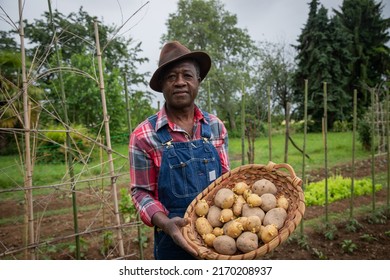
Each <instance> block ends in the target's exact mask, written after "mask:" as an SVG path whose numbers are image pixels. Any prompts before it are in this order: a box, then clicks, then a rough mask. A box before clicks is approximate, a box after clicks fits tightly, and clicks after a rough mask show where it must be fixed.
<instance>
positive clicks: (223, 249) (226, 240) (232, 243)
mask: <svg viewBox="0 0 390 280" xmlns="http://www.w3.org/2000/svg"><path fill="white" fill-rule="evenodd" d="M213 247H214V249H215V251H217V253H219V254H222V255H233V254H234V253H235V252H236V251H237V246H236V240H234V239H233V238H232V237H230V236H227V235H221V236H217V237H216V238H215V239H214V241H213Z"/></svg>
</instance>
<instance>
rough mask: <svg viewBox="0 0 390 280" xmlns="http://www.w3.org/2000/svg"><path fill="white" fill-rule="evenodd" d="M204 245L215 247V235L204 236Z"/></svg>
mask: <svg viewBox="0 0 390 280" xmlns="http://www.w3.org/2000/svg"><path fill="white" fill-rule="evenodd" d="M202 238H203V241H204V243H206V245H207V246H209V247H213V242H214V239H215V238H216V236H215V235H214V234H213V233H208V234H204V235H203V236H202Z"/></svg>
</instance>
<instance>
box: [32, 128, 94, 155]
mask: <svg viewBox="0 0 390 280" xmlns="http://www.w3.org/2000/svg"><path fill="white" fill-rule="evenodd" d="M73 129H74V131H77V133H76V132H71V133H69V135H70V138H71V149H70V151H71V153H72V156H73V158H74V159H75V160H76V161H79V162H84V163H86V162H89V161H90V160H91V159H92V157H93V156H92V155H94V153H92V152H93V150H92V151H91V149H92V148H93V145H92V143H91V142H90V141H89V140H88V139H87V138H86V137H85V136H87V137H90V138H93V136H92V135H91V134H90V133H89V132H88V129H87V128H86V127H84V126H82V125H74V126H73ZM43 135H44V138H43V139H44V140H41V141H40V142H39V146H38V149H37V162H41V163H42V162H45V163H63V162H65V161H66V154H65V153H66V149H65V147H66V132H65V131H64V127H63V126H61V125H54V126H50V127H48V128H47V131H46V132H44V133H43Z"/></svg>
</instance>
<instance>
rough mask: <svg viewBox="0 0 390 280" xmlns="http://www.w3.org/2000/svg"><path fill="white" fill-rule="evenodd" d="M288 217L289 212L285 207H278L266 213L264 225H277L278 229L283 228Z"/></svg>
mask: <svg viewBox="0 0 390 280" xmlns="http://www.w3.org/2000/svg"><path fill="white" fill-rule="evenodd" d="M286 218H287V212H286V210H284V208H281V207H277V208H273V209H271V210H269V211H268V212H267V213H265V216H264V220H263V225H265V226H266V225H275V226H276V228H277V229H281V228H282V227H283V225H284V222H285V221H286Z"/></svg>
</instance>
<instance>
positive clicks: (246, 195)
mask: <svg viewBox="0 0 390 280" xmlns="http://www.w3.org/2000/svg"><path fill="white" fill-rule="evenodd" d="M251 193H252V191H251V190H245V191H244V193H243V194H242V196H243V197H244V199H245V201H246V200H247V198H248V196H250V195H251Z"/></svg>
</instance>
